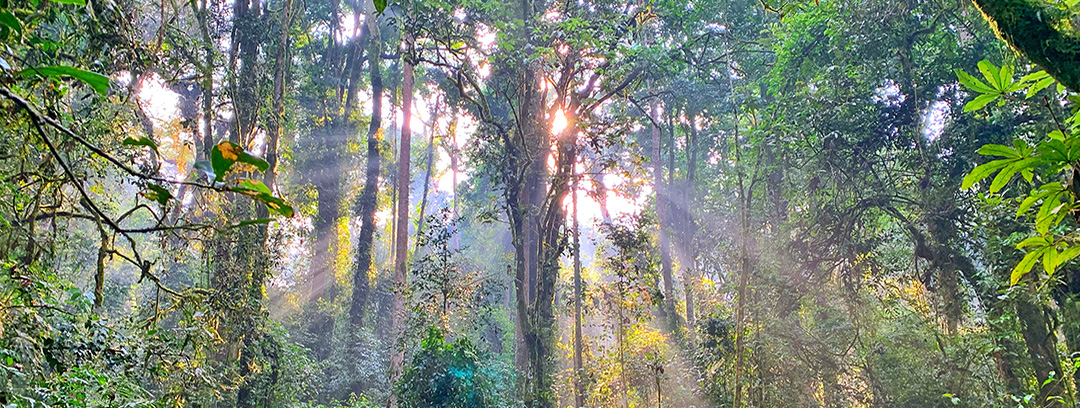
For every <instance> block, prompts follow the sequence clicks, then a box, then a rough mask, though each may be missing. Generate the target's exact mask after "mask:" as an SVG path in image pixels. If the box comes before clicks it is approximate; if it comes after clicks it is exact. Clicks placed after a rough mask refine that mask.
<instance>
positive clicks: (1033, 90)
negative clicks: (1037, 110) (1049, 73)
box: [1024, 77, 1054, 98]
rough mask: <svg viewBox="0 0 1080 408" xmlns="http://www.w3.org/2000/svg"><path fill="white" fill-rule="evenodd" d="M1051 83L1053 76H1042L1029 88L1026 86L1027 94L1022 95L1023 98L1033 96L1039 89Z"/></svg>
mask: <svg viewBox="0 0 1080 408" xmlns="http://www.w3.org/2000/svg"><path fill="white" fill-rule="evenodd" d="M1053 83H1054V78H1049V77H1048V78H1043V79H1042V80H1040V81H1039V82H1036V83H1035V85H1032V86H1031V87H1030V88H1028V90H1027V94H1025V95H1024V98H1030V97H1032V96H1035V94H1037V93H1039V91H1041V90H1043V89H1046V87H1048V86H1050V85H1052V84H1053Z"/></svg>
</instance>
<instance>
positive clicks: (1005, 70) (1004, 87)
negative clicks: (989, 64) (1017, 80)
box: [998, 64, 1019, 93]
mask: <svg viewBox="0 0 1080 408" xmlns="http://www.w3.org/2000/svg"><path fill="white" fill-rule="evenodd" d="M1012 75H1013V67H1012V65H1008V64H1002V65H1001V71H1000V72H999V73H998V81H1000V82H1001V88H999V89H1001V91H1002V92H1006V93H1008V92H1014V91H1016V90H1018V89H1019V87H1017V86H1014V84H1013V77H1012Z"/></svg>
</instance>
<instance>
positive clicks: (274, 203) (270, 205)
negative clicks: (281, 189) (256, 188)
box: [255, 193, 294, 217]
mask: <svg viewBox="0 0 1080 408" xmlns="http://www.w3.org/2000/svg"><path fill="white" fill-rule="evenodd" d="M255 199H256V200H259V201H262V203H263V204H266V208H267V209H269V210H270V212H273V213H276V214H280V215H282V216H284V217H292V216H293V214H294V212H293V208H292V206H290V205H289V204H288V203H286V202H285V200H282V199H280V198H277V197H274V196H272V195H270V194H266V193H262V194H259V195H256V196H255Z"/></svg>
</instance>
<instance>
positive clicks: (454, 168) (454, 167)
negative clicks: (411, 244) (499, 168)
mask: <svg viewBox="0 0 1080 408" xmlns="http://www.w3.org/2000/svg"><path fill="white" fill-rule="evenodd" d="M450 113H451V114H452V115H453V116H452V117H451V118H450V127H449V128H448V129H447V130H446V133H449V134H450V148H449V149H447V152H448V153H449V154H450V171H451V172H453V173H452V174H451V175H450V190H451V191H450V193H451V194H453V196H454V203H453V209H452V210H451V211H450V217H451V218H450V219H453V220H456V219H457V218H458V191H457V182H458V145H457V123H458V112H457V109H456V108H455V109H454V110H453V111H451V112H450ZM453 228H454V235H452V236H451V241H452V242H451V243H452V245H453V249H454V250H457V249H458V248H461V243H460V239H459V238H458V230H457V224H454V227H453ZM507 299H508V300H509V297H507Z"/></svg>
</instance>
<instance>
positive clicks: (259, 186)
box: [233, 179, 273, 195]
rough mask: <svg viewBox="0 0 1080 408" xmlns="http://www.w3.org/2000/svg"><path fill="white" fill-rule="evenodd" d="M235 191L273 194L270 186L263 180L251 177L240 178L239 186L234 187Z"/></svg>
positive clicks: (249, 193) (251, 193) (250, 193)
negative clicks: (250, 178)
mask: <svg viewBox="0 0 1080 408" xmlns="http://www.w3.org/2000/svg"><path fill="white" fill-rule="evenodd" d="M233 191H235V192H239V193H242V194H248V195H258V194H273V193H272V192H270V188H268V187H267V185H264V183H262V181H259V180H249V179H244V180H240V182H239V183H238V186H237V188H235V189H233Z"/></svg>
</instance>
